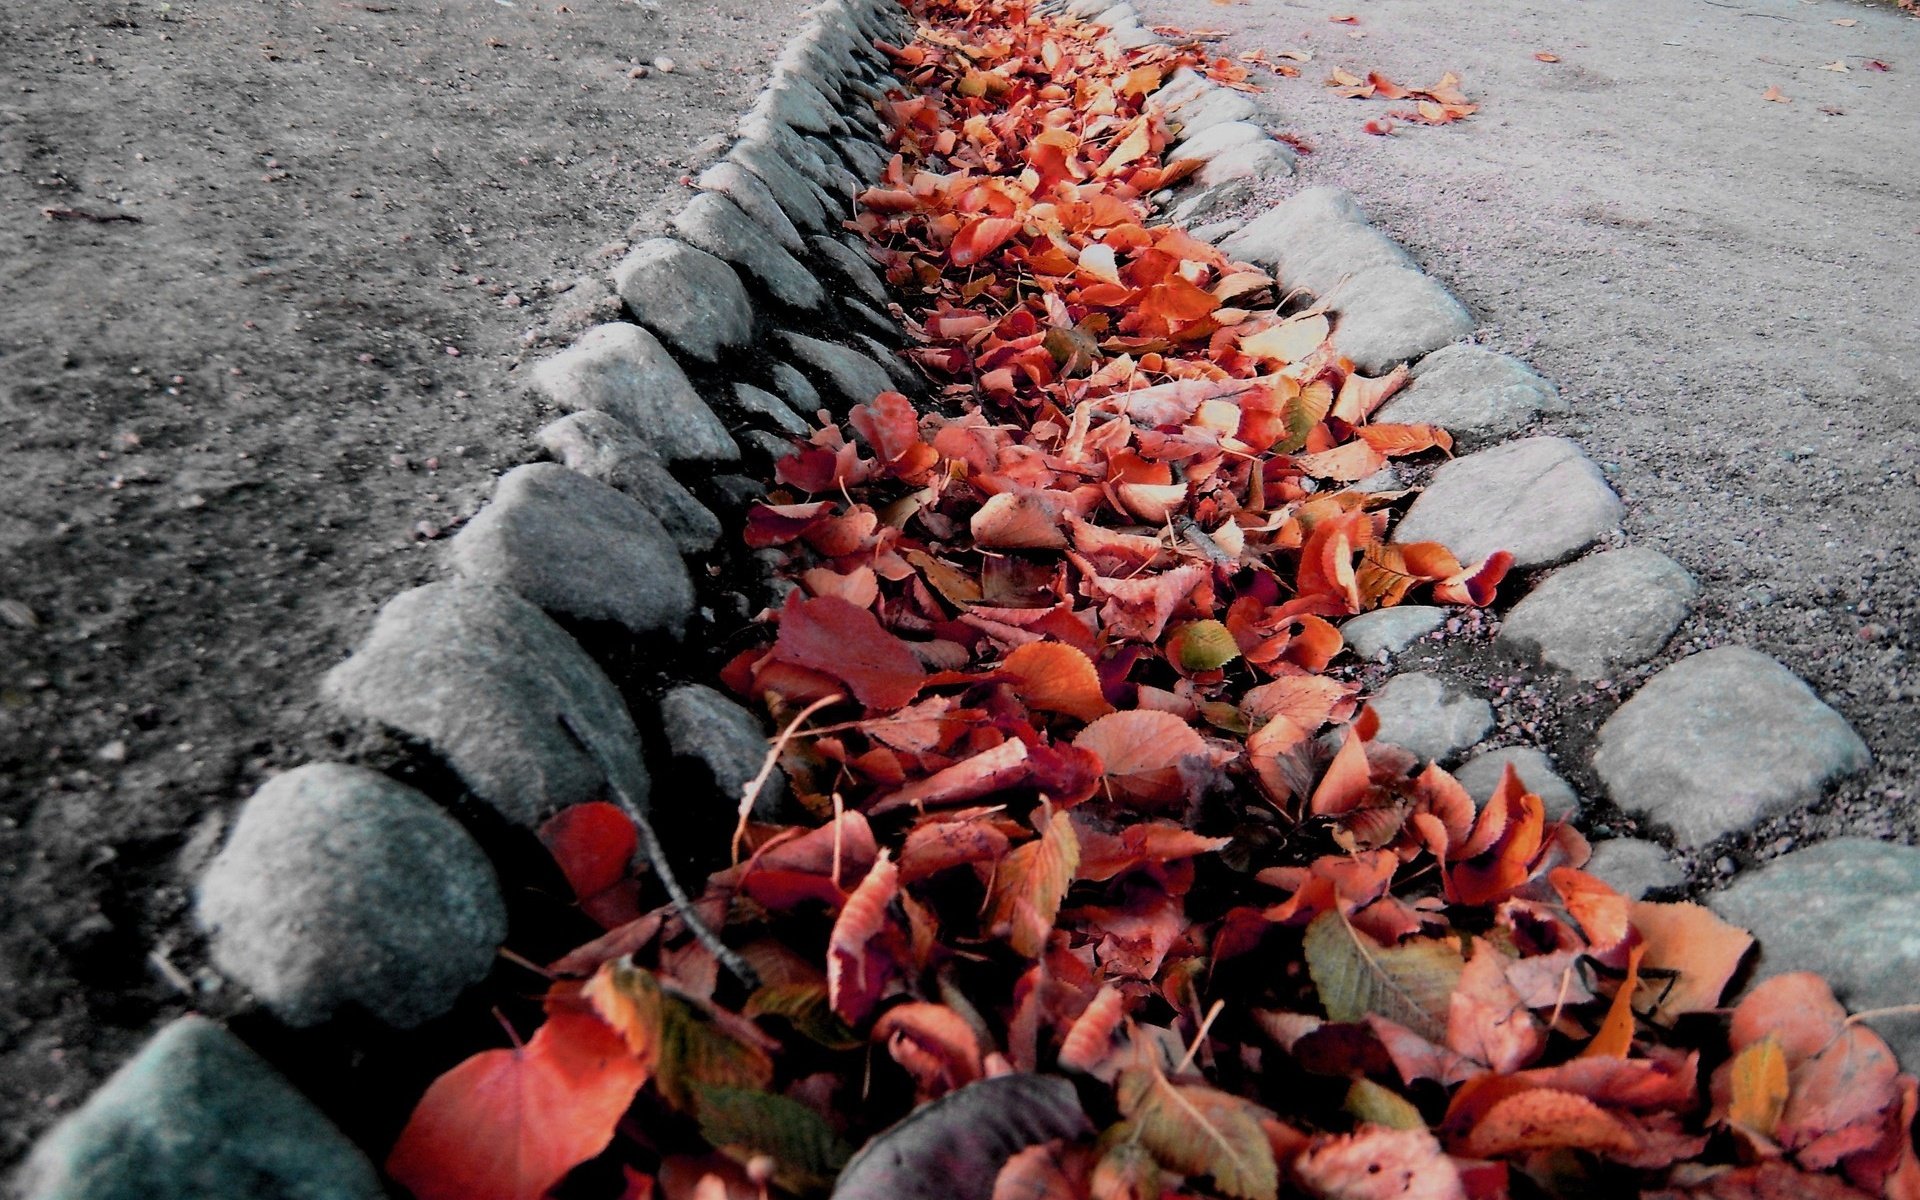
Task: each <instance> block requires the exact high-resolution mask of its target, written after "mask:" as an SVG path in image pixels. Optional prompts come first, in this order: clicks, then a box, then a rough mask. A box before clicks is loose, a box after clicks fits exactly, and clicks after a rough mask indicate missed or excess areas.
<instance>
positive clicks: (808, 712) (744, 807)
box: [731, 692, 846, 867]
mask: <svg viewBox="0 0 1920 1200" xmlns="http://www.w3.org/2000/svg"><path fill="white" fill-rule="evenodd" d="M845 698H846V697H844V696H842V695H840V694H839V693H838V692H835V693H834V694H833V695H831V696H822V697H821V698H820V699H818V700H815V701H814V702H813V703H812V704H809V705H807V706H806V707H805V708H803V709H801V710H800V715H799V716H797V717H795V718H794V719H793V720H791V721H789V722H787V727H786V728H785V729H782V730H781V731H780V735H779V736H778V737H776V738H774V739H773V744H772V745H771V746H768V747H767V756H766V758H765V759H763V760H762V761H761V763H760V769H759V770H758V771H755V772H754V774H753V778H752V779H749V780H747V784H746V786H745V787H743V788H741V789H740V821H739V823H738V824H736V825H735V826H734V827H733V844H732V848H731V849H732V857H733V865H734V866H736V867H737V866H739V865H740V844H741V843H742V842H744V841H746V839H747V818H748V817H750V816H752V815H753V802H754V801H755V800H757V799H759V798H760V789H761V788H763V787H765V786H766V784H767V780H768V779H770V778H772V777H773V768H774V767H775V766H777V765H779V762H780V755H781V753H782V752H783V751H785V750H786V748H787V743H788V742H790V741H792V740H793V735H794V734H795V733H796V732H798V731H799V729H800V725H801V723H802V722H804V721H805V720H806V719H807V718H808V717H810V716H812V715H813V714H814V713H817V712H819V711H820V710H821V709H823V708H825V707H826V706H827V705H829V704H838V703H840V701H842V700H844V699H845Z"/></svg>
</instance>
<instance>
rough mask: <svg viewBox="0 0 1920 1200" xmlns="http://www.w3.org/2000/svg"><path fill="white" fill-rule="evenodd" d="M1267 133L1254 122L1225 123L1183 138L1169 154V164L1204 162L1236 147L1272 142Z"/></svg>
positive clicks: (1174, 145)
mask: <svg viewBox="0 0 1920 1200" xmlns="http://www.w3.org/2000/svg"><path fill="white" fill-rule="evenodd" d="M1272 140H1273V139H1272V138H1269V137H1268V136H1267V131H1266V130H1264V129H1262V128H1260V127H1259V126H1258V125H1255V124H1254V123H1253V122H1252V121H1223V122H1221V123H1220V124H1218V125H1214V126H1212V127H1210V128H1207V129H1203V130H1201V131H1200V132H1199V133H1197V134H1194V135H1193V136H1192V137H1182V138H1181V139H1180V140H1178V141H1177V142H1175V143H1174V144H1173V148H1172V150H1171V151H1169V153H1168V154H1167V164H1168V165H1169V166H1171V165H1172V164H1174V163H1179V162H1185V161H1186V160H1187V159H1189V158H1197V159H1199V160H1201V161H1202V162H1205V161H1206V160H1207V159H1210V158H1212V157H1214V156H1215V155H1217V154H1219V153H1221V152H1222V151H1225V150H1230V149H1232V148H1233V147H1235V146H1244V145H1247V144H1248V143H1251V142H1267V141H1272Z"/></svg>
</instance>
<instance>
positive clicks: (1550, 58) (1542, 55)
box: [1533, 50, 1560, 63]
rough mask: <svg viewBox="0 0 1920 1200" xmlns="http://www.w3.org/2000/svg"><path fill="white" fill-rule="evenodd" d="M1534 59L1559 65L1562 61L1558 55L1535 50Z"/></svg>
mask: <svg viewBox="0 0 1920 1200" xmlns="http://www.w3.org/2000/svg"><path fill="white" fill-rule="evenodd" d="M1533 57H1534V58H1536V59H1538V60H1539V61H1541V62H1543V63H1557V62H1559V61H1560V56H1559V55H1558V54H1551V53H1549V52H1547V51H1545V50H1535V51H1534V52H1533Z"/></svg>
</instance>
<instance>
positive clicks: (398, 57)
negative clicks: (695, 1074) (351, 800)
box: [0, 0, 803, 1168]
mask: <svg viewBox="0 0 1920 1200" xmlns="http://www.w3.org/2000/svg"><path fill="white" fill-rule="evenodd" d="M802 9H803V5H802V4H801V3H800V2H799V0H771V2H762V0H752V2H750V0H720V2H718V3H693V2H684V3H683V2H672V3H666V4H657V3H654V2H652V0H640V2H638V3H632V2H625V0H575V2H574V3H572V4H557V3H548V2H541V3H534V2H532V0H455V2H450V3H445V4H439V5H435V4H430V3H425V2H416V0H355V2H347V0H306V2H304V3H303V2H302V0H275V2H273V3H257V2H254V0H173V2H172V3H171V4H166V3H158V2H131V0H56V2H52V3H45V4H21V5H10V6H8V10H7V16H6V19H5V21H4V26H5V28H6V33H7V36H6V37H5V38H4V39H0V80H4V81H5V83H4V85H0V262H5V263H6V264H7V267H8V269H7V272H6V279H7V298H6V303H5V305H4V306H3V307H0V455H4V458H3V459H0V461H3V462H4V465H5V470H4V472H0V895H4V897H5V900H4V902H0V1168H4V1166H5V1164H7V1163H8V1162H10V1161H12V1160H13V1159H15V1158H17V1157H18V1156H19V1154H20V1153H21V1152H22V1151H23V1150H24V1148H25V1146H26V1145H27V1143H28V1142H29V1140H30V1139H31V1138H32V1137H33V1136H34V1135H35V1134H36V1133H37V1132H38V1131H39V1130H40V1129H41V1128H43V1127H44V1126H45V1125H46V1124H47V1123H48V1122H50V1121H51V1120H52V1119H53V1118H54V1117H56V1116H57V1115H58V1114H59V1113H60V1112H62V1111H65V1110H66V1109H69V1108H71V1107H72V1106H73V1105H75V1104H76V1103H78V1102H79V1100H80V1099H81V1098H83V1097H84V1096H85V1095H86V1094H87V1093H88V1092H89V1091H91V1090H92V1088H93V1087H94V1086H95V1085H96V1084H97V1083H98V1082H99V1080H100V1079H101V1077H102V1076H103V1075H104V1073H105V1072H106V1071H108V1070H110V1069H112V1068H113V1067H114V1066H115V1065H117V1064H118V1063H119V1062H120V1061H121V1060H122V1059H124V1058H125V1057H126V1056H127V1055H128V1054H129V1053H130V1052H131V1051H132V1049H133V1048H134V1047H135V1046H136V1045H137V1044H138V1043H139V1042H140V1041H141V1040H142V1039H143V1038H144V1037H145V1036H146V1034H147V1033H148V1032H149V1031H150V1030H151V1029H152V1028H153V1027H154V1026H155V1025H157V1024H158V1023H159V1022H160V1021H161V1020H163V1019H165V1018H168V1017H171V1016H173V1015H175V1014H176V1013H178V1012H180V1011H183V1010H185V1009H186V1008H188V1007H190V1006H191V1007H196V1008H199V1009H202V1010H203V1011H210V1012H214V1013H216V1014H217V1013H219V1012H221V1011H222V1010H223V1006H225V1007H231V1005H232V1004H233V1003H234V997H233V996H232V994H231V992H230V991H225V990H221V989H220V988H219V987H218V986H217V984H216V983H214V981H212V980H211V979H210V978H209V977H208V976H206V975H205V974H204V972H203V971H202V963H203V962H204V957H203V954H202V951H201V949H200V948H199V946H198V945H197V943H196V942H195V940H194V938H193V935H192V933H191V930H190V928H189V927H188V924H187V921H186V881H187V880H188V879H190V878H191V874H192V871H193V870H194V869H195V868H196V867H197V865H198V864H200V863H203V862H204V861H205V858H206V856H207V854H208V853H210V852H211V850H212V849H213V848H214V847H215V846H217V845H218V842H219V839H220V838H221V836H222V835H223V832H224V827H225V820H226V817H227V816H228V814H230V813H231V811H232V808H233V806H234V804H235V803H236V802H237V801H238V800H239V799H240V798H242V797H244V796H245V795H246V794H247V793H248V792H250V791H251V790H252V789H253V788H254V787H255V786H257V785H258V784H259V783H260V782H261V781H262V780H263V779H264V778H265V777H266V776H267V775H269V774H271V773H272V772H274V771H275V770H278V769H281V768H284V767H286V766H288V765H291V764H293V763H297V762H300V761H304V760H307V759H311V758H316V757H322V756H326V755H329V754H332V753H338V752H339V749H340V741H339V738H338V735H337V732H336V729H335V727H334V723H333V722H332V721H331V720H330V719H328V718H327V717H325V715H324V714H322V713H321V712H320V711H319V710H318V709H317V707H316V706H315V704H314V683H315V681H316V679H317V677H318V675H319V673H320V672H321V671H322V670H324V669H325V668H326V667H328V666H330V665H331V664H332V663H334V662H335V661H337V660H339V659H340V658H341V657H342V656H344V654H345V653H346V652H347V651H348V650H349V649H350V648H351V647H352V646H353V644H354V643H355V642H356V641H357V640H358V639H359V637H360V636H361V635H362V633H363V632H364V631H365V629H366V626H367V624H368V621H369V619H370V617H371V615H372V612H373V610H374V609H375V608H376V607H377V606H378V604H379V603H380V602H381V601H382V600H383V599H385V598H386V597H387V596H389V595H391V594H393V593H394V592H396V591H399V590H401V589H402V588H404V587H407V586H410V585H412V584H415V583H418V582H421V581H422V580H424V579H426V578H427V577H428V576H429V575H430V573H431V560H432V558H433V556H434V554H435V553H436V550H435V548H434V546H433V541H434V539H435V538H437V537H438V536H439V535H441V534H442V533H444V532H446V531H448V530H449V529H450V528H452V527H453V526H455V525H456V524H457V523H458V522H459V521H460V520H462V519H463V518H464V517H465V516H466V515H468V514H470V513H471V512H472V511H473V510H474V508H475V507H477V505H478V503H479V502H480V500H481V499H482V498H483V497H484V496H485V495H486V493H487V491H488V488H489V486H490V484H491V480H492V477H493V476H494V475H495V474H496V473H497V472H498V471H500V470H502V469H504V468H506V467H508V466H511V465H513V464H515V463H518V462H523V461H526V460H527V459H529V458H531V457H534V456H535V454H536V451H535V448H534V447H533V446H532V445H531V443H530V440H529V438H528V434H529V433H530V432H531V431H532V430H533V429H534V428H535V427H536V426H537V425H538V424H540V423H541V422H542V421H543V420H544V419H546V418H548V417H551V416H552V415H553V414H551V413H545V414H543V413H541V412H539V411H538V410H537V409H536V407H535V406H534V405H533V404H532V403H531V402H529V401H528V400H527V399H526V398H525V397H524V396H523V395H521V394H520V391H519V388H518V386H517V384H516V382H515V380H514V377H513V375H512V374H511V371H512V369H513V368H514V367H515V366H516V365H517V364H518V363H519V362H520V361H521V356H522V355H523V354H526V353H527V352H529V351H530V350H534V349H536V348H537V347H538V346H539V345H540V344H541V343H542V342H544V341H546V340H548V339H550V338H552V337H555V336H559V335H562V334H564V333H565V332H566V331H568V330H570V329H574V328H578V327H580V326H581V325H583V324H585V323H586V322H587V321H589V320H591V319H593V318H594V317H595V316H605V315H607V314H609V313H610V312H611V311H613V308H612V306H613V305H614V303H615V302H614V301H613V300H612V298H611V296H610V295H609V294H608V293H607V292H606V290H605V288H604V287H603V286H602V285H600V284H599V283H598V282H596V280H597V279H598V277H599V276H601V275H603V274H604V272H605V269H606V267H607V266H608V265H610V263H611V261H613V256H615V255H617V254H618V253H619V252H620V251H621V250H622V249H624V247H623V246H622V245H620V244H618V243H617V242H616V244H613V245H609V244H608V243H609V242H612V241H614V240H615V239H618V238H620V237H621V235H622V231H624V230H626V229H627V228H628V227H629V224H630V223H632V222H634V221H635V220H636V219H638V218H641V217H643V216H644V215H645V214H647V213H649V212H651V211H653V210H655V209H657V208H658V207H660V206H662V205H664V204H666V203H668V202H669V201H671V202H672V203H673V204H674V205H675V206H676V207H677V205H678V203H680V200H679V199H678V198H677V197H676V195H675V193H679V192H680V191H681V188H680V186H679V184H678V181H679V180H680V179H681V177H682V176H683V174H684V172H686V171H687V170H688V169H689V168H692V167H695V166H697V165H698V164H699V163H700V162H701V161H703V160H704V159H705V158H706V157H707V152H706V150H704V149H702V147H703V144H704V143H708V141H709V139H713V138H715V137H717V136H718V135H722V134H724V133H726V132H727V131H728V130H729V129H730V128H731V125H732V121H733V118H734V116H735V115H736V114H737V113H738V112H740V111H743V110H744V109H745V108H746V107H747V105H748V104H750V103H751V100H752V98H753V96H754V95H755V94H756V93H757V91H758V90H759V88H760V87H761V86H762V84H763V83H764V81H765V79H766V75H767V68H768V67H769V65H770V63H771V60H772V57H773V55H774V54H775V53H777V52H778V50H779V48H780V46H781V44H782V43H783V42H784V41H785V39H786V37H787V36H788V35H789V34H790V33H791V32H792V30H793V29H794V28H795V27H796V24H797V17H798V14H799V13H800V12H801V11H802ZM45 214H51V215H45ZM96 218H106V220H99V219H96ZM122 218H135V219H134V220H128V219H122ZM196 977H197V978H196ZM209 985H212V986H209Z"/></svg>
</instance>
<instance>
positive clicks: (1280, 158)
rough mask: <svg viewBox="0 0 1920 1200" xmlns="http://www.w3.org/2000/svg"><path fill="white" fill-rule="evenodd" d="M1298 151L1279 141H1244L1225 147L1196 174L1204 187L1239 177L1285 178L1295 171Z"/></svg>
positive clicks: (1215, 185) (1214, 185) (1256, 179)
mask: <svg viewBox="0 0 1920 1200" xmlns="http://www.w3.org/2000/svg"><path fill="white" fill-rule="evenodd" d="M1293 166H1294V154H1293V151H1291V150H1289V149H1287V148H1286V147H1285V146H1283V145H1281V144H1280V143H1279V142H1244V143H1242V144H1241V145H1238V146H1235V147H1233V148H1232V149H1230V150H1223V151H1221V152H1220V153H1219V154H1216V155H1214V156H1213V157H1212V158H1211V159H1208V160H1207V165H1206V166H1204V167H1201V168H1200V169H1199V170H1198V171H1197V172H1195V173H1194V176H1193V179H1194V182H1195V183H1198V184H1199V185H1200V186H1201V187H1218V186H1219V185H1220V184H1223V183H1231V182H1233V181H1234V180H1236V179H1250V180H1253V181H1255V182H1258V181H1260V180H1263V179H1285V178H1286V177H1287V176H1289V175H1291V174H1293Z"/></svg>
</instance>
